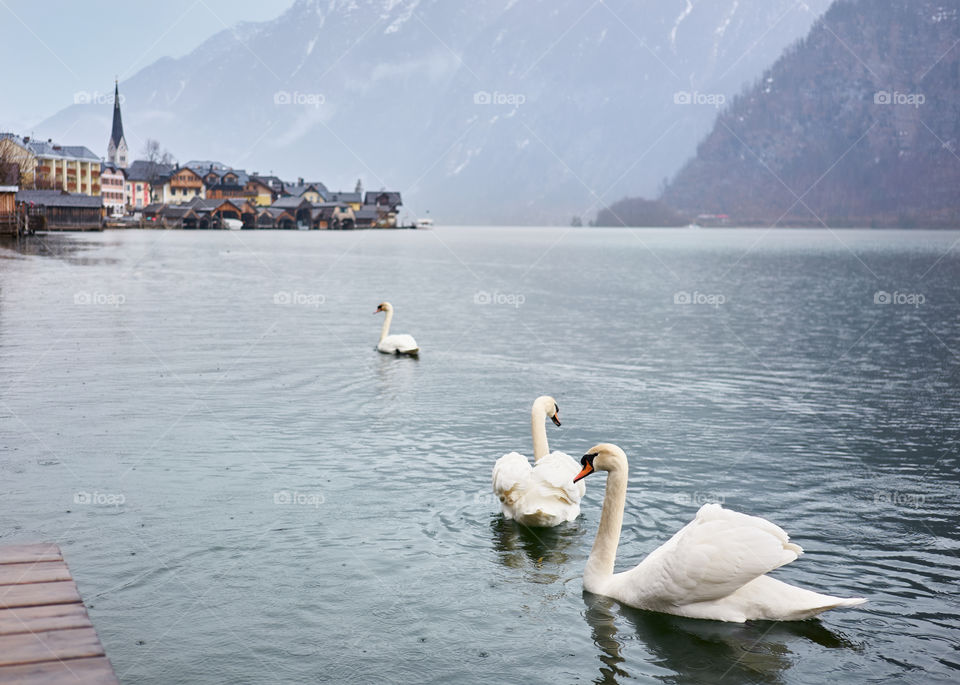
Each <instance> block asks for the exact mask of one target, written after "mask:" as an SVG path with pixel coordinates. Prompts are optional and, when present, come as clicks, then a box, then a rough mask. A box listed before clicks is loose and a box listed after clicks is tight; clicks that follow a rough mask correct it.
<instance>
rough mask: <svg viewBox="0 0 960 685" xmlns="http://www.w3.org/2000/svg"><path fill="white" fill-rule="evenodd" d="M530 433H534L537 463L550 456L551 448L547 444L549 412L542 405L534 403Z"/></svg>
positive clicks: (534, 457) (534, 458)
mask: <svg viewBox="0 0 960 685" xmlns="http://www.w3.org/2000/svg"><path fill="white" fill-rule="evenodd" d="M530 431H531V432H532V433H533V461H534V463H536V462H538V461H540V460H541V459H543V458H544V457H545V456H547V455H548V454H550V446H549V445H548V444H547V412H546V410H545V409H544V408H543V407H542V406H541V405H540V403H534V405H533V409H532V410H531V411H530Z"/></svg>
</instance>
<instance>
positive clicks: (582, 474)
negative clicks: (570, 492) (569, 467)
mask: <svg viewBox="0 0 960 685" xmlns="http://www.w3.org/2000/svg"><path fill="white" fill-rule="evenodd" d="M591 473H593V464H591V463H590V462H587V463H586V464H584V467H583V469H582V470H581V471H580V473H578V474H577V475H576V476H575V477H574V479H573V482H574V483H576V482H577V481H578V480H582V479H584V478H586V477H587V476H589V475H590V474H591Z"/></svg>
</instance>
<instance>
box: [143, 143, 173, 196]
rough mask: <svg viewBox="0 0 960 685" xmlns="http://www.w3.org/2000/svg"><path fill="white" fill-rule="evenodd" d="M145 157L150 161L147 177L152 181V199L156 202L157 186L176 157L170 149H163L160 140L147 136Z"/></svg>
mask: <svg viewBox="0 0 960 685" xmlns="http://www.w3.org/2000/svg"><path fill="white" fill-rule="evenodd" d="M143 157H144V159H145V160H146V161H147V162H148V166H147V173H146V177H147V182H149V183H150V196H151V197H150V199H151V200H152V201H154V202H156V201H157V197H158V195H157V194H156V188H155V186H156V184H157V181H159V180H160V178H162V177H163V176H164V175H165V174H166V171H167V168H168V167H170V166H172V165H173V163H174V157H173V155H172V154H170V151H169V150H163V149H161V147H160V142H159V141H157V140H155V139H153V138H147V142H146V143H145V144H144V146H143Z"/></svg>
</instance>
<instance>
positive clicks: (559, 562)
mask: <svg viewBox="0 0 960 685" xmlns="http://www.w3.org/2000/svg"><path fill="white" fill-rule="evenodd" d="M490 530H491V532H492V533H493V549H494V551H495V552H496V553H497V559H498V561H499V562H500V563H501V564H503V565H504V566H507V567H508V568H514V569H527V570H533V571H536V573H537V575H538V576H539V577H540V582H548V583H552V582H554V581H556V580H557V579H558V578H559V577H560V575H561V573H562V570H563V567H565V566H567V564H568V563H570V562H571V561H572V560H579V559H580V558H581V555H580V554H576V555H571V554H568V552H567V550H568V549H569V548H570V546H571V545H573V544H574V543H579V542H580V540H581V538H582V537H583V535H584V532H585V531H584V528H583V526H582V525H580V521H579V519H578V520H577V521H572V522H570V523H564V524H562V525H559V526H554V527H553V528H527V527H526V526H522V525H520V524H519V523H517V522H516V521H511V520H508V519H505V518H504V517H503V516H502V515H500V514H497V515H495V516H492V517H491V519H490ZM574 549H577V550H578V551H579V550H580V547H579V546H577V547H575V548H574ZM533 580H537V578H533Z"/></svg>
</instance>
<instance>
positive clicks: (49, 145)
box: [0, 133, 100, 162]
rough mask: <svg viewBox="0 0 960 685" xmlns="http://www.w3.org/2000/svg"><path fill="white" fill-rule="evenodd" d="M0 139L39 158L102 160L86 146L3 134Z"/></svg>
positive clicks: (84, 160)
mask: <svg viewBox="0 0 960 685" xmlns="http://www.w3.org/2000/svg"><path fill="white" fill-rule="evenodd" d="M0 138H4V139H9V140H11V141H13V142H14V143H16V144H17V145H19V146H20V147H22V148H26V149H27V150H29V151H30V152H31V153H33V154H34V155H35V156H37V157H45V158H50V159H70V160H80V161H83V162H99V161H100V158H99V157H97V155H95V154H93V151H92V150H90V148H88V147H86V146H84V145H59V144H57V143H54V142H53V141H52V140H35V139H33V138H31V139H29V140H26V139H24V138H21V137H20V136H18V135H15V134H13V133H2V134H0Z"/></svg>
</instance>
